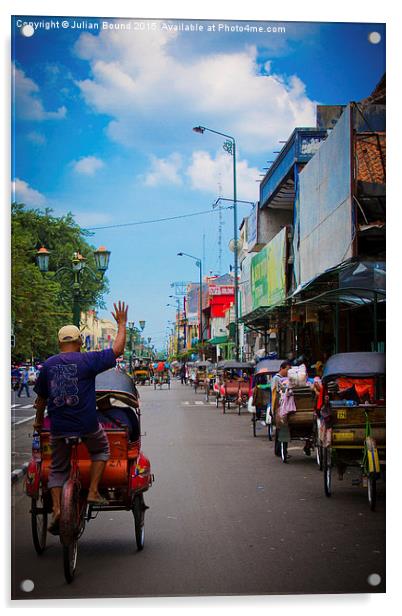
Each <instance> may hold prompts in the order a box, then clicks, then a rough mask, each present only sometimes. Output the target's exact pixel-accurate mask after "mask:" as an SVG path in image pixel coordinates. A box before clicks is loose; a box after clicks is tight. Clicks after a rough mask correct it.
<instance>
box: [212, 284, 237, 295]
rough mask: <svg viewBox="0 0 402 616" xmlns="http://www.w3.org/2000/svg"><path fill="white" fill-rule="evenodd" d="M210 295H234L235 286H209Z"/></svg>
mask: <svg viewBox="0 0 402 616" xmlns="http://www.w3.org/2000/svg"><path fill="white" fill-rule="evenodd" d="M209 294H210V295H234V286H221V285H219V286H218V285H215V284H210V285H209Z"/></svg>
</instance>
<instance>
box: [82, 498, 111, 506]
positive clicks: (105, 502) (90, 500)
mask: <svg viewBox="0 0 402 616" xmlns="http://www.w3.org/2000/svg"><path fill="white" fill-rule="evenodd" d="M87 503H88V505H108V504H109V501H108V500H107V499H106V498H103V496H101V497H100V498H88V499H87Z"/></svg>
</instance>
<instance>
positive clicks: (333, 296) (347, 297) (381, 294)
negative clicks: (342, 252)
mask: <svg viewBox="0 0 402 616" xmlns="http://www.w3.org/2000/svg"><path fill="white" fill-rule="evenodd" d="M375 301H377V302H384V301H385V291H384V290H383V289H362V288H360V287H356V288H354V287H346V288H344V289H331V290H330V291H324V292H323V293H319V294H318V295H314V296H313V297H309V298H308V299H304V300H300V301H296V302H295V303H294V304H293V305H294V306H301V305H303V304H312V303H314V304H346V305H349V306H356V307H358V306H365V305H367V304H372V303H374V302H375Z"/></svg>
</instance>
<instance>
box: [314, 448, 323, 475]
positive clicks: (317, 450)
mask: <svg viewBox="0 0 402 616" xmlns="http://www.w3.org/2000/svg"><path fill="white" fill-rule="evenodd" d="M315 454H316V458H317V464H318V468H319V469H320V471H322V455H323V454H322V445H317V446H316V448H315Z"/></svg>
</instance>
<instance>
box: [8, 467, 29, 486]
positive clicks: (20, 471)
mask: <svg viewBox="0 0 402 616" xmlns="http://www.w3.org/2000/svg"><path fill="white" fill-rule="evenodd" d="M28 464H29V463H28V462H24V464H23V465H22V467H21V468H16V469H15V470H13V471H12V473H11V483H16V482H17V481H18V480H19V479H21V477H23V476H24V475H25V474H26V472H27V468H28Z"/></svg>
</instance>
